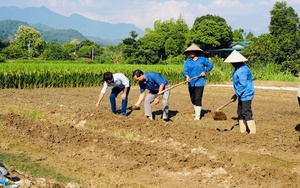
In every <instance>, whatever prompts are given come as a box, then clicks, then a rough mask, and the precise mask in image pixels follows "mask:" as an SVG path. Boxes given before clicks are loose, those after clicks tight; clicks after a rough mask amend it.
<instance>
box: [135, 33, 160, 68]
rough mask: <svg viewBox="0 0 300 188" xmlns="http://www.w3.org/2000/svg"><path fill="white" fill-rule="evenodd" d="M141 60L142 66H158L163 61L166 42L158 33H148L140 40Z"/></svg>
mask: <svg viewBox="0 0 300 188" xmlns="http://www.w3.org/2000/svg"><path fill="white" fill-rule="evenodd" d="M138 47H139V53H138V55H139V59H140V63H142V64H157V63H159V61H160V60H162V56H161V55H162V54H164V53H162V52H161V50H164V40H163V37H162V36H161V35H159V34H158V33H155V32H153V33H148V34H146V35H144V36H143V37H141V38H140V39H139V45H138Z"/></svg>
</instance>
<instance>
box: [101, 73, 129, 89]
mask: <svg viewBox="0 0 300 188" xmlns="http://www.w3.org/2000/svg"><path fill="white" fill-rule="evenodd" d="M113 78H114V82H112V83H110V84H108V83H107V82H104V85H103V88H102V90H101V93H105V92H106V90H107V87H120V88H124V87H130V81H129V79H128V78H127V77H126V76H125V75H124V74H122V73H115V74H113Z"/></svg>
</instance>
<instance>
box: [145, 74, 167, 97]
mask: <svg viewBox="0 0 300 188" xmlns="http://www.w3.org/2000/svg"><path fill="white" fill-rule="evenodd" d="M144 76H145V78H146V80H145V81H144V82H140V83H139V85H140V92H141V93H143V92H144V91H145V90H146V89H148V90H149V91H150V92H151V93H158V90H159V86H160V85H161V84H164V85H166V84H167V83H168V80H167V79H165V78H164V77H163V76H162V75H161V74H159V73H156V72H146V73H144Z"/></svg>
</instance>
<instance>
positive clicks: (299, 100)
mask: <svg viewBox="0 0 300 188" xmlns="http://www.w3.org/2000/svg"><path fill="white" fill-rule="evenodd" d="M298 104H299V106H300V97H298Z"/></svg>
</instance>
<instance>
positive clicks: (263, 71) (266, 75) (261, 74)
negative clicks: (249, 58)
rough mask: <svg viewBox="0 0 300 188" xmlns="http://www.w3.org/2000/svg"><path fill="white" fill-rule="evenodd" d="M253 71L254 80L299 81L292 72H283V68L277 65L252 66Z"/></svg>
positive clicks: (260, 64)
mask: <svg viewBox="0 0 300 188" xmlns="http://www.w3.org/2000/svg"><path fill="white" fill-rule="evenodd" d="M251 70H252V74H253V79H254V80H264V81H290V82H296V81H299V78H297V77H295V76H293V75H292V74H291V72H288V71H286V72H282V71H281V66H280V65H277V64H275V63H267V64H262V63H259V64H252V65H251Z"/></svg>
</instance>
